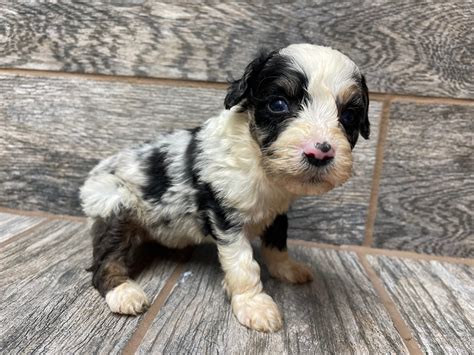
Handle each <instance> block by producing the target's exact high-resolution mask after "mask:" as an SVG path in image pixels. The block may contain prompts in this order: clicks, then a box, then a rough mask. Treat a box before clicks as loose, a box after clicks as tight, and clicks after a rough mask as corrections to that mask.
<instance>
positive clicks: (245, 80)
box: [224, 50, 277, 111]
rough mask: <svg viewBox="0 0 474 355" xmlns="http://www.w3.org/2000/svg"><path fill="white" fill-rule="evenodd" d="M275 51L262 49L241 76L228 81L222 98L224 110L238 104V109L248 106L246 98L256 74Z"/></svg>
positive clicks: (244, 108) (242, 109)
mask: <svg viewBox="0 0 474 355" xmlns="http://www.w3.org/2000/svg"><path fill="white" fill-rule="evenodd" d="M276 52H277V51H274V52H271V53H268V52H266V51H263V50H262V51H261V52H260V54H259V56H258V57H257V58H255V59H254V60H253V61H252V62H250V64H249V65H247V67H246V68H245V72H244V75H243V76H242V78H240V79H238V80H234V81H232V82H231V83H230V86H229V88H228V89H227V95H226V97H225V99H224V106H225V108H226V110H229V109H230V108H231V107H233V106H235V105H238V104H240V106H241V109H240V111H245V110H246V109H247V108H248V102H247V99H248V97H249V96H250V94H251V91H252V86H254V85H255V81H256V80H257V77H258V74H259V73H260V71H261V70H262V69H263V67H264V66H265V64H266V63H267V61H268V60H269V59H270V58H271V57H272V56H273V55H274V54H275V53H276Z"/></svg>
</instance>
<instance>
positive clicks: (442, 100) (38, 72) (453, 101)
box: [0, 68, 474, 106]
mask: <svg viewBox="0 0 474 355" xmlns="http://www.w3.org/2000/svg"><path fill="white" fill-rule="evenodd" d="M2 74H5V75H18V76H24V77H46V78H75V79H81V80H96V81H108V82H122V83H128V84H155V85H165V86H177V87H194V88H202V89H217V90H225V89H227V87H228V84H227V83H226V82H218V81H205V80H191V79H181V78H159V77H140V76H133V75H130V76H128V75H106V74H96V73H74V72H62V71H55V70H42V69H21V68H0V75H2ZM370 96H371V98H372V99H373V100H375V101H384V100H386V99H387V97H392V98H393V100H394V101H402V102H415V103H419V104H426V105H428V104H447V105H467V106H473V105H474V99H469V98H454V97H448V96H445V97H436V96H419V95H413V94H397V93H383V92H370Z"/></svg>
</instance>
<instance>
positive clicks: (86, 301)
mask: <svg viewBox="0 0 474 355" xmlns="http://www.w3.org/2000/svg"><path fill="white" fill-rule="evenodd" d="M0 236H1V235H0ZM91 256H92V250H91V242H90V240H89V236H88V233H87V232H86V227H85V225H84V224H83V223H77V222H70V221H62V220H57V221H50V222H48V223H46V224H43V225H41V226H40V227H38V228H37V229H34V230H33V231H32V232H31V233H29V234H25V235H23V236H22V237H21V238H19V239H17V240H15V241H14V242H12V243H10V244H8V245H6V246H4V247H0V265H1V267H0V290H1V294H2V295H1V297H0V309H1V310H2V311H1V312H0V334H1V337H0V352H1V353H12V354H13V353H16V354H17V353H51V354H58V353H84V354H86V353H96V352H98V351H100V352H101V353H110V352H114V353H117V352H119V351H120V349H122V348H123V347H124V346H125V344H126V343H127V341H128V339H129V338H130V336H131V335H132V334H133V332H134V330H135V329H136V327H137V325H138V324H139V322H140V321H141V318H131V317H122V316H117V315H113V314H111V313H110V312H109V310H108V308H107V306H106V304H105V302H104V300H103V299H102V298H101V297H100V296H99V294H98V292H97V291H95V290H94V289H93V288H92V285H91V276H90V273H88V272H86V270H85V269H86V268H87V267H88V266H89V265H90V260H91ZM174 266H175V262H174V261H173V260H166V259H165V260H163V261H161V262H160V261H158V262H156V263H155V264H152V265H151V267H149V268H148V269H147V270H146V271H145V272H144V273H143V274H142V275H141V277H140V279H139V283H141V284H143V285H144V287H145V292H146V293H147V294H148V296H149V297H150V299H153V298H154V297H155V296H156V295H157V294H158V293H159V291H160V290H161V288H162V286H163V285H164V283H165V281H166V280H167V278H168V277H169V275H170V274H171V272H172V271H173V269H174Z"/></svg>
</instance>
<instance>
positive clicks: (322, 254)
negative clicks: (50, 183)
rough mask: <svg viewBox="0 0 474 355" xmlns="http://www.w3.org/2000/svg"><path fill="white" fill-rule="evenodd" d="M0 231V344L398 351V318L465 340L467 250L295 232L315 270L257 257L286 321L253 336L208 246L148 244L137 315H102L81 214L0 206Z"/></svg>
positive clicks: (418, 331) (444, 348) (422, 345)
mask: <svg viewBox="0 0 474 355" xmlns="http://www.w3.org/2000/svg"><path fill="white" fill-rule="evenodd" d="M0 237H1V238H0V240H1V241H2V242H1V243H0V265H1V267H0V290H1V294H2V297H1V298H0V308H1V309H2V312H0V334H2V336H1V337H0V352H1V353H12V354H16V353H53V354H56V353H84V354H89V353H114V354H115V353H121V352H123V351H125V353H133V352H138V353H222V352H225V353H233V354H234V353H235V354H237V353H253V354H255V353H257V354H275V353H304V354H306V353H308V354H309V353H311V354H314V353H349V352H350V353H352V352H356V353H409V348H408V347H407V339H404V338H403V337H402V336H401V335H400V334H404V333H403V331H402V329H401V328H403V327H405V328H406V329H405V332H409V333H410V332H411V334H412V335H413V339H414V341H415V342H416V346H418V347H419V349H420V350H421V351H422V352H429V353H455V352H456V353H466V354H467V353H469V352H470V350H472V348H473V347H472V329H473V323H474V309H473V307H472V302H471V301H472V298H473V297H474V293H473V290H474V278H473V272H474V262H470V261H467V260H466V259H454V260H455V261H456V260H459V264H456V263H454V264H453V263H450V262H444V261H434V260H433V261H429V260H428V261H426V260H417V259H407V255H400V257H394V256H390V257H389V256H384V255H367V254H366V253H369V254H370V248H366V250H365V251H362V249H357V247H354V248H355V249H353V250H351V249H350V248H351V247H350V246H348V248H349V249H347V248H346V249H344V248H337V247H332V246H329V245H322V246H323V247H324V248H323V249H321V248H319V247H314V245H312V244H308V243H307V242H304V241H303V242H298V243H296V242H294V243H292V245H290V253H291V254H292V255H293V256H294V257H295V258H297V259H299V260H301V261H304V262H305V263H307V264H308V265H310V266H311V268H312V269H313V271H314V273H315V279H314V281H313V282H312V283H309V284H306V285H289V284H284V283H281V282H279V281H276V280H274V279H271V278H269V276H268V273H267V271H266V269H265V268H264V267H262V279H263V283H264V287H265V289H266V291H267V292H268V293H269V294H270V295H271V296H272V297H274V299H275V301H276V302H277V303H278V304H279V306H280V308H281V309H282V312H283V315H284V319H285V326H284V328H283V329H282V330H281V331H279V332H277V333H275V334H263V333H258V332H254V331H250V330H248V329H246V328H244V327H242V326H240V325H239V324H238V322H237V321H236V319H235V318H234V316H233V315H232V312H231V309H230V305H229V301H228V300H227V299H226V297H225V294H224V291H223V289H222V286H221V282H222V271H221V269H220V267H219V264H218V261H217V256H216V250H215V247H213V246H211V245H209V246H202V247H198V248H195V249H194V251H193V252H192V256H191V258H190V259H189V257H188V258H186V256H185V255H183V254H180V253H176V254H173V253H169V252H164V251H163V250H159V249H158V250H154V249H152V250H151V251H149V253H148V256H149V258H148V259H147V260H148V263H145V264H144V265H143V269H142V272H141V273H140V274H139V275H138V282H139V283H140V284H141V285H142V286H143V287H144V289H145V291H146V293H147V294H148V295H149V297H150V298H151V299H152V300H156V301H155V303H154V304H153V305H152V307H151V308H150V310H149V311H148V312H147V313H146V314H145V315H144V316H141V317H126V316H117V315H113V314H111V313H110V312H109V311H108V309H107V307H106V305H105V302H104V301H103V299H102V298H101V297H100V296H99V294H98V293H97V291H96V290H94V289H93V287H92V286H91V282H90V274H89V273H88V272H86V271H85V269H86V268H87V266H88V265H89V262H90V257H91V245H90V244H91V243H90V240H89V237H88V234H87V227H86V224H85V221H84V222H81V221H80V220H68V219H67V218H58V217H55V216H54V215H42V216H38V215H35V216H25V215H16V214H13V213H11V212H10V213H1V212H0ZM295 243H296V244H295ZM304 243H306V244H304ZM315 245H316V244H315ZM317 246H321V245H317ZM255 252H256V257H257V260H260V258H259V255H258V249H256V251H255ZM410 257H412V256H410ZM186 260H187V261H186ZM363 260H367V262H368V263H367V262H366V264H368V265H369V266H367V265H365V266H364V265H363V264H364V263H361V261H363ZM451 261H452V260H451ZM183 263H184V266H181V267H180V265H183ZM469 264H470V265H469ZM370 265H371V266H370ZM367 267H368V268H369V269H367ZM372 268H373V270H375V275H376V276H375V277H376V278H379V280H381V283H382V284H383V287H385V290H386V292H387V293H388V294H389V295H390V300H387V299H385V298H384V297H383V296H381V293H380V290H378V289H377V285H376V284H374V279H373V277H374V276H373V275H372V276H370V273H371V271H372V272H373V270H372ZM173 275H174V276H173ZM165 285H166V286H165ZM391 302H392V303H393V304H395V308H396V312H399V313H400V314H401V315H402V324H400V322H399V321H397V320H396V319H395V317H394V316H393V313H394V311H393V309H391V308H392V307H391V306H392V305H391ZM410 349H412V347H411V348H410ZM411 352H413V351H411Z"/></svg>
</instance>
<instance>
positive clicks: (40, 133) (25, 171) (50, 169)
mask: <svg viewBox="0 0 474 355" xmlns="http://www.w3.org/2000/svg"><path fill="white" fill-rule="evenodd" d="M223 98H224V92H223V91H222V90H212V89H206V90H200V89H193V88H174V87H169V86H155V85H140V84H117V83H110V82H102V81H84V80H80V79H75V80H74V79H72V80H71V79H54V78H44V79H35V78H26V77H15V76H3V77H0V125H1V126H2V127H5V128H6V129H5V134H2V135H1V136H0V190H1V191H4V193H2V194H0V205H3V206H8V207H12V208H17V209H27V210H30V209H39V210H45V211H49V212H52V213H60V214H73V215H78V214H80V213H81V210H80V203H79V197H78V189H79V187H80V186H81V185H82V184H83V182H84V181H85V178H86V176H87V173H88V172H89V171H90V169H92V167H93V166H94V165H95V164H96V163H97V162H98V161H99V160H100V159H102V158H105V157H106V156H108V155H110V154H113V153H115V152H117V151H118V150H120V149H122V148H125V147H128V146H131V145H134V144H136V143H141V142H144V141H146V140H148V139H151V138H153V137H155V136H156V134H157V133H158V132H163V131H167V130H169V129H173V128H191V127H195V126H197V125H199V124H200V123H201V122H203V121H204V120H205V119H207V118H209V117H211V116H212V115H214V114H217V113H218V112H219V111H220V109H221V108H223Z"/></svg>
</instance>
